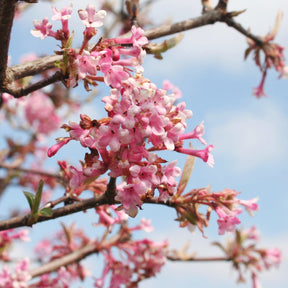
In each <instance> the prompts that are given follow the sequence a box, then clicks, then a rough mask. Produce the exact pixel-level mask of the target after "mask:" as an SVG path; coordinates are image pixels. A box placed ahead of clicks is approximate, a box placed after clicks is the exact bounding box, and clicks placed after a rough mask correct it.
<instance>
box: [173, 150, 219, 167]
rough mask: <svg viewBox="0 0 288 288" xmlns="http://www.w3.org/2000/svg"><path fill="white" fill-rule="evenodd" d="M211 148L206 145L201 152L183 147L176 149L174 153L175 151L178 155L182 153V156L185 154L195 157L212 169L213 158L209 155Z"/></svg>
mask: <svg viewBox="0 0 288 288" xmlns="http://www.w3.org/2000/svg"><path fill="white" fill-rule="evenodd" d="M213 148H214V146H213V145H208V146H207V147H206V148H205V149H203V150H194V149H188V148H183V147H176V148H175V151H177V152H179V153H184V154H187V155H191V156H195V157H198V158H201V159H202V160H203V161H204V162H206V163H207V164H208V165H209V166H210V167H213V165H214V157H213V155H212V154H211V153H210V152H211V150H212V149H213Z"/></svg>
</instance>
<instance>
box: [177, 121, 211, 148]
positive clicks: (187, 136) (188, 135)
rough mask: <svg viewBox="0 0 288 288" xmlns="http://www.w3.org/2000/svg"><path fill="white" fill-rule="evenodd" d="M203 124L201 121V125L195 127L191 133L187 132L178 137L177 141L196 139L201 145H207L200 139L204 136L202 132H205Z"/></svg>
mask: <svg viewBox="0 0 288 288" xmlns="http://www.w3.org/2000/svg"><path fill="white" fill-rule="evenodd" d="M203 123H204V121H202V123H201V124H199V125H197V126H196V127H195V129H194V130H193V131H192V132H188V133H185V134H182V135H180V136H179V140H180V141H181V140H185V139H193V138H197V139H199V140H200V142H201V143H202V144H203V145H207V143H206V141H205V140H204V139H203V138H202V136H203V135H204V132H205V131H204V125H203Z"/></svg>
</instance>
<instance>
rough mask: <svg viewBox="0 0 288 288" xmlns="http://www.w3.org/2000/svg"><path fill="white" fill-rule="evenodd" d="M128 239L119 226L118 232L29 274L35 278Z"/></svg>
mask: <svg viewBox="0 0 288 288" xmlns="http://www.w3.org/2000/svg"><path fill="white" fill-rule="evenodd" d="M123 232H124V233H123ZM129 239H130V238H129V237H127V233H125V231H124V230H123V229H122V228H121V229H120V230H119V232H118V233H117V234H116V235H114V236H113V237H111V238H109V239H105V240H102V241H101V242H99V243H95V242H94V243H90V244H87V245H85V246H84V247H81V248H79V249H77V250H75V251H73V252H72V253H70V254H68V255H64V256H62V257H61V258H58V259H55V260H52V261H50V262H48V263H46V264H44V265H42V266H40V267H37V268H35V269H33V270H31V271H30V275H31V277H32V278H35V277H38V276H40V275H43V274H46V273H50V272H53V271H56V270H58V269H59V268H60V267H62V266H67V265H69V264H73V263H77V262H79V261H81V260H82V259H84V258H86V257H88V256H89V255H91V254H94V253H99V251H101V250H104V249H108V248H109V247H111V246H113V245H115V244H116V243H119V242H121V243H123V242H124V241H128V240H129Z"/></svg>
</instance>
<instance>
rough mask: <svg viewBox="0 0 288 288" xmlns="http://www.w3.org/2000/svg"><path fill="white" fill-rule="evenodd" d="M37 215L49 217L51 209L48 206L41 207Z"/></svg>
mask: <svg viewBox="0 0 288 288" xmlns="http://www.w3.org/2000/svg"><path fill="white" fill-rule="evenodd" d="M38 215H39V216H44V217H51V216H52V209H51V208H50V207H46V208H42V209H41V210H39V211H38Z"/></svg>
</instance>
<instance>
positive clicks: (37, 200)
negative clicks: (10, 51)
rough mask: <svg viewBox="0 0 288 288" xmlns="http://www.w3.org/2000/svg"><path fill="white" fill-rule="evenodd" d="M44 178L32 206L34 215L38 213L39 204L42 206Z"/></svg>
mask: <svg viewBox="0 0 288 288" xmlns="http://www.w3.org/2000/svg"><path fill="white" fill-rule="evenodd" d="M43 184H44V182H43V180H42V179H41V180H40V182H39V185H38V189H37V192H36V195H35V200H34V203H33V206H32V209H31V210H32V211H31V212H32V215H37V213H38V210H39V206H40V202H41V197H42V191H43Z"/></svg>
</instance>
